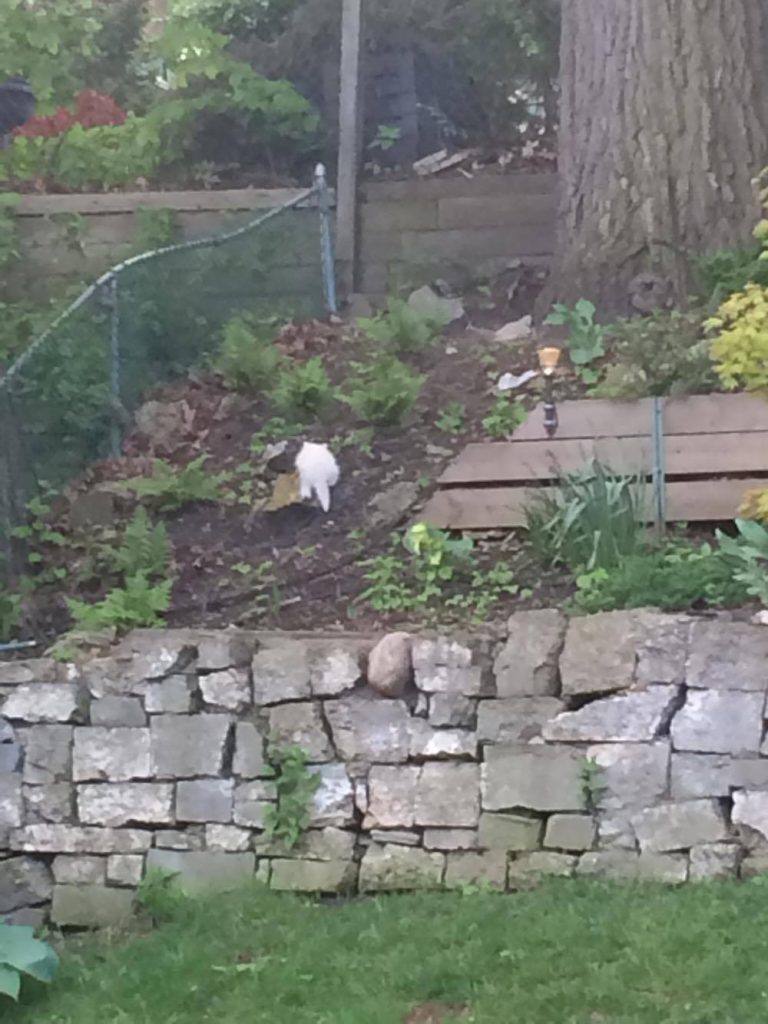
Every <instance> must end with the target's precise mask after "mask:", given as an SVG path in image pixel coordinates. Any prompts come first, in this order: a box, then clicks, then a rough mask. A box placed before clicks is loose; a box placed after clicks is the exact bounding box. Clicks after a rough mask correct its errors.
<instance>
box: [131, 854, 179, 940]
mask: <svg viewBox="0 0 768 1024" xmlns="http://www.w3.org/2000/svg"><path fill="white" fill-rule="evenodd" d="M176 877H177V876H176V874H174V873H173V872H172V871H162V870H161V869H160V868H150V870H149V871H147V873H146V875H145V876H144V877H143V878H142V880H141V882H140V883H139V888H138V891H137V893H136V899H137V902H138V905H139V906H140V907H141V909H142V910H143V911H145V912H146V913H147V914H149V916H150V918H151V919H152V924H153V925H154V926H155V927H157V926H158V925H161V924H165V923H167V922H168V921H173V920H174V918H176V917H177V916H178V912H179V910H180V909H181V908H182V907H183V906H184V904H185V903H187V901H188V897H187V896H185V895H184V892H183V891H182V889H181V887H180V886H178V885H176Z"/></svg>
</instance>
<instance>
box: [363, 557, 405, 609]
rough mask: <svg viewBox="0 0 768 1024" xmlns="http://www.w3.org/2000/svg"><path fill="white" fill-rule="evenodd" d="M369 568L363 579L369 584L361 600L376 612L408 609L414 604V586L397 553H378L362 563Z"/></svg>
mask: <svg viewBox="0 0 768 1024" xmlns="http://www.w3.org/2000/svg"><path fill="white" fill-rule="evenodd" d="M362 564H363V566H364V568H366V569H367V572H366V573H365V575H364V577H363V579H364V580H365V581H366V583H367V584H368V586H367V588H366V589H365V590H364V591H363V592H362V594H360V597H359V598H358V600H359V601H361V602H364V603H366V604H369V605H370V606H371V608H373V610H374V611H376V612H385V613H388V612H400V611H407V610H408V609H410V608H412V607H413V606H414V601H413V593H412V588H411V586H410V584H409V581H408V579H407V577H406V572H405V567H404V565H403V561H402V559H401V558H399V557H398V556H397V555H395V554H390V555H377V556H376V558H371V559H369V560H368V561H366V562H363V563H362Z"/></svg>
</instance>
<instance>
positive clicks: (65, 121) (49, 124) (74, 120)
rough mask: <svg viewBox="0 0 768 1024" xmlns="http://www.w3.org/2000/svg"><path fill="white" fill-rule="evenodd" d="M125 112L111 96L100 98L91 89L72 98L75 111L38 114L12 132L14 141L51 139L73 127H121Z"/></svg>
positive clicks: (59, 109) (101, 96)
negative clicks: (18, 139) (77, 125)
mask: <svg viewBox="0 0 768 1024" xmlns="http://www.w3.org/2000/svg"><path fill="white" fill-rule="evenodd" d="M125 119H126V113H125V111H124V110H122V109H121V108H120V107H119V106H118V104H117V103H115V101H114V100H113V99H112V97H111V96H103V95H101V94H100V93H98V92H95V91H94V90H93V89H83V90H82V91H81V92H79V93H78V94H77V95H76V96H75V109H74V110H69V109H68V108H67V107H59V108H58V110H56V111H55V112H54V113H53V114H47V115H42V114H38V115H37V116H35V117H32V118H30V119H29V121H27V123H26V124H25V125H23V126H22V127H21V128H19V129H17V131H16V132H15V133H14V135H15V137H16V138H25V139H36V138H42V139H52V138H56V137H57V136H59V135H64V133H65V132H68V131H69V130H70V128H74V126H75V125H76V124H79V125H82V127H83V128H98V127H99V126H101V125H116V124H124V123H125Z"/></svg>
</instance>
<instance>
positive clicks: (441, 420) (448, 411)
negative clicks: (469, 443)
mask: <svg viewBox="0 0 768 1024" xmlns="http://www.w3.org/2000/svg"><path fill="white" fill-rule="evenodd" d="M466 415H467V409H466V406H464V405H463V404H462V403H461V402H449V403H448V404H447V405H446V407H445V408H444V409H443V411H442V412H441V413H440V415H439V416H438V417H437V419H436V420H435V426H436V427H437V429H438V430H442V431H443V433H445V434H460V433H461V432H462V430H464V427H465V425H466Z"/></svg>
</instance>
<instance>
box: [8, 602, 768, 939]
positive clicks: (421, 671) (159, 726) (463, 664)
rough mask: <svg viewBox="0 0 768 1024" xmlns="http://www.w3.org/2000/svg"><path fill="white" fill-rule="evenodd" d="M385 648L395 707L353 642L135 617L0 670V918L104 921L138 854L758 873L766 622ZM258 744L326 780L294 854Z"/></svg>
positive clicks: (379, 870) (486, 874)
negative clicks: (89, 647)
mask: <svg viewBox="0 0 768 1024" xmlns="http://www.w3.org/2000/svg"><path fill="white" fill-rule="evenodd" d="M399 642H401V643H403V644H405V645H406V646H407V655H408V657H407V659H405V662H404V663H405V664H406V665H407V664H410V666H411V667H410V672H409V677H408V679H405V680H403V686H402V687H401V688H400V692H401V694H402V695H401V696H399V697H398V698H396V699H393V698H385V697H382V696H380V695H379V694H378V693H376V692H374V690H373V689H372V688H371V686H370V685H369V684H368V681H367V674H366V673H367V660H368V656H369V654H370V651H371V649H372V647H373V645H374V643H375V640H374V639H364V638H360V637H353V636H346V635H338V636H325V637H315V636H311V635H306V636H305V635H289V634H282V635H281V634H256V633H242V632H236V631H222V632H194V631H159V630H143V631H137V632H135V633H133V634H131V635H130V636H128V637H127V638H126V639H125V640H123V641H122V642H121V643H120V644H118V645H116V646H114V647H113V648H112V649H110V650H108V651H107V652H106V653H104V652H102V653H101V654H100V655H99V656H95V657H89V658H86V659H84V660H83V661H82V662H80V663H71V664H61V663H57V662H55V661H53V660H52V659H48V658H42V659H36V660H31V661H26V662H6V663H2V664H0V700H2V707H1V708H0V715H1V716H2V717H1V718H0V914H3V915H7V916H8V917H9V918H10V919H11V920H16V921H31V922H33V923H37V922H40V921H42V920H44V919H45V917H46V916H48V915H50V917H51V918H52V920H53V921H54V923H56V924H59V925H63V926H76V927H85V926H93V925H109V924H114V923H116V922H119V921H121V920H122V919H124V918H125V917H126V916H127V915H128V914H130V912H131V909H132V906H133V903H134V900H135V893H136V888H137V886H138V885H139V883H140V881H141V879H142V877H143V876H144V874H145V872H146V871H147V870H151V869H160V870H163V871H166V872H170V873H172V874H174V875H175V876H177V878H178V880H179V883H180V884H181V885H182V886H184V888H186V889H187V890H188V891H192V892H197V891H201V890H203V889H206V888H209V887H211V886H215V887H219V888H228V887H231V886H236V885H240V884H242V883H244V882H247V881H248V880H249V879H254V878H255V879H258V880H260V881H261V882H263V883H264V884H266V885H269V886H271V887H272V888H274V889H278V890H291V891H301V892H321V893H336V892H340V893H347V892H357V891H360V892H382V891H392V890H407V889H417V888H419V889H439V888H443V887H454V886H471V885H483V886H485V885H488V886H492V887H494V888H498V889H510V890H514V889H517V888H521V887H525V886H527V885H530V884H531V883H532V882H533V881H534V880H535V879H536V878H538V877H540V876H541V875H550V874H555V875H574V874H575V875H585V876H599V877H605V878H619V879H624V878H632V879H636V878H639V879H655V880H660V881H664V882H670V883H678V882H683V881H686V880H689V879H690V880H699V879H705V878H721V877H733V876H736V875H738V874H739V873H740V874H742V875H743V876H749V875H753V874H755V873H758V872H760V871H763V870H768V743H766V740H765V738H764V733H765V721H766V707H765V704H766V692H767V690H768V630H766V629H765V627H759V626H751V625H746V624H743V623H738V622H734V621H730V620H727V619H724V618H723V619H703V618H702V619H695V618H686V617H682V616H669V615H661V614H658V613H655V612H647V611H641V612H614V613H609V614H603V615H597V616H593V617H590V618H581V619H573V620H571V621H570V622H568V621H567V620H566V619H565V618H564V617H563V616H562V615H561V614H560V613H558V612H557V611H538V612H525V613H520V614H518V615H515V616H513V617H512V619H510V621H509V623H508V626H507V630H506V634H505V637H504V639H503V640H501V641H499V640H492V639H490V638H487V637H481V636H477V637H470V638H467V637H462V636H458V635H456V636H448V635H442V636H440V635H434V636H427V635H423V636H418V637H411V638H407V637H401V638H400V641H399ZM268 742H272V743H275V744H277V745H278V746H288V745H298V746H300V747H302V748H303V749H304V750H305V751H306V753H307V755H308V758H309V762H310V766H311V767H310V770H311V771H312V772H313V773H314V774H317V776H318V777H319V786H318V789H317V792H316V793H315V796H314V798H313V801H312V807H311V822H310V827H309V830H308V831H307V832H306V834H305V835H304V836H303V838H302V840H301V842H300V844H299V845H298V847H297V848H296V849H294V850H292V851H288V850H286V849H284V848H282V847H281V846H280V845H279V844H277V843H276V842H274V841H272V840H270V838H269V836H268V834H267V831H266V828H265V824H266V811H267V809H268V808H269V807H270V805H272V804H273V803H274V801H275V799H276V787H275V783H274V779H273V778H272V772H271V769H270V766H269V764H268V762H267V744H268Z"/></svg>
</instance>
